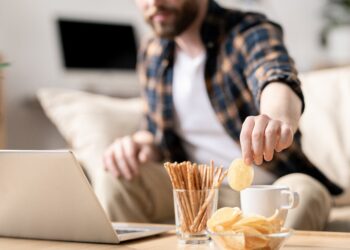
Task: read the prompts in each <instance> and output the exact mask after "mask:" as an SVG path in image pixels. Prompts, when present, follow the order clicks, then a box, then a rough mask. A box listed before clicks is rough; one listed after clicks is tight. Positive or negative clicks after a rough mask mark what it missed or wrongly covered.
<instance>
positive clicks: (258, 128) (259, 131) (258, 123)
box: [252, 115, 269, 165]
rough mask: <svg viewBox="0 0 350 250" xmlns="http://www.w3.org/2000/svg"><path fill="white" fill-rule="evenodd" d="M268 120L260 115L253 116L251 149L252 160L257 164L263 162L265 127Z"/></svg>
mask: <svg viewBox="0 0 350 250" xmlns="http://www.w3.org/2000/svg"><path fill="white" fill-rule="evenodd" d="M268 122H269V117H268V116H266V115H260V116H258V117H256V118H255V125H254V129H253V132H252V149H253V154H254V162H255V164H257V165H261V164H262V163H263V153H264V141H265V129H266V126H267V124H268Z"/></svg>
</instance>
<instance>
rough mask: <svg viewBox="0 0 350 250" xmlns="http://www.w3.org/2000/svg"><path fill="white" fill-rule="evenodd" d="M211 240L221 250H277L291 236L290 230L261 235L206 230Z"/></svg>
mask: <svg viewBox="0 0 350 250" xmlns="http://www.w3.org/2000/svg"><path fill="white" fill-rule="evenodd" d="M208 233H209V235H210V237H211V239H212V240H213V241H214V242H215V244H216V245H217V247H218V248H219V249H222V250H258V249H260V250H278V249H280V248H281V247H282V246H283V245H284V243H285V240H286V239H287V238H288V237H289V236H291V234H292V231H291V230H290V229H282V230H281V231H280V232H278V233H272V234H262V233H257V232H236V231H232V232H221V233H215V232H211V231H210V230H208Z"/></svg>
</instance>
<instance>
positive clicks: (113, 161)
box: [103, 131, 160, 180]
mask: <svg viewBox="0 0 350 250" xmlns="http://www.w3.org/2000/svg"><path fill="white" fill-rule="evenodd" d="M159 159H160V154H159V152H158V151H157V149H156V147H155V146H154V137H153V135H152V134H151V133H150V132H148V131H139V132H137V133H135V134H134V135H133V136H125V137H123V138H119V139H116V140H115V142H114V143H113V144H112V145H111V146H109V148H108V149H107V150H106V152H105V153H104V156H103V163H104V168H105V170H106V171H108V172H110V173H111V174H112V175H113V176H115V177H122V178H125V179H127V180H131V179H132V178H133V177H135V176H137V175H138V174H139V168H140V165H141V164H143V163H146V162H149V161H157V160H159Z"/></svg>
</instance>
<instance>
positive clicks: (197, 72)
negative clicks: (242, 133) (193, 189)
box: [173, 48, 276, 184]
mask: <svg viewBox="0 0 350 250" xmlns="http://www.w3.org/2000/svg"><path fill="white" fill-rule="evenodd" d="M205 61H206V54H205V53H203V54H201V55H199V56H197V57H195V58H192V57H190V56H188V55H187V54H185V53H184V52H183V51H181V50H180V49H179V48H177V50H176V55H175V63H174V75H173V101H174V110H175V132H176V133H177V134H178V135H179V137H180V138H181V140H182V142H183V146H184V149H185V151H186V153H187V154H188V157H190V160H191V161H193V162H196V163H205V164H209V163H210V161H211V160H214V163H215V165H222V166H224V167H228V166H229V165H230V163H231V162H232V160H234V159H235V158H241V157H242V156H241V150H240V147H239V145H238V144H237V143H236V142H235V141H234V140H233V139H232V138H231V137H230V136H229V135H228V133H227V132H226V131H225V129H224V127H223V126H222V124H221V123H220V122H219V120H218V118H217V116H216V114H215V111H214V108H213V107H212V105H211V103H210V100H209V96H208V93H207V89H206V86H205V79H204V70H205ZM275 179H276V177H275V176H274V175H273V174H271V173H269V172H267V171H264V170H262V169H260V168H258V167H255V177H254V183H255V184H271V183H272V182H273V181H274V180H275Z"/></svg>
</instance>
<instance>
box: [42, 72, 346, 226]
mask: <svg viewBox="0 0 350 250" xmlns="http://www.w3.org/2000/svg"><path fill="white" fill-rule="evenodd" d="M300 78H301V80H302V83H303V84H302V88H303V91H304V95H305V102H306V109H305V112H304V114H303V116H302V119H301V121H300V129H301V132H302V134H303V141H302V143H303V148H304V151H305V153H306V154H307V156H308V157H309V158H310V160H311V161H312V162H314V163H315V164H316V165H317V166H318V167H319V168H320V169H321V170H322V171H323V172H324V173H325V174H326V175H327V176H328V177H329V178H330V179H332V180H333V181H335V182H336V183H338V184H339V185H340V186H342V187H343V188H344V190H345V192H344V194H342V195H341V196H339V197H335V198H334V205H333V208H332V211H331V214H330V217H329V220H328V225H327V228H326V230H328V231H344V232H350V131H349V128H350V108H349V107H350V67H343V68H335V69H327V70H320V71H314V72H309V73H304V74H301V75H300ZM37 96H38V99H39V101H40V103H41V105H42V107H43V110H44V112H45V113H46V115H47V116H48V117H49V119H50V120H51V121H52V122H53V124H54V125H55V126H56V127H57V129H58V130H59V132H60V133H61V134H62V136H63V137H64V139H65V140H66V141H67V143H68V146H69V147H70V148H72V150H73V151H74V152H75V154H76V156H77V158H78V160H79V161H80V163H81V164H82V166H83V167H84V169H85V171H86V174H87V176H88V177H89V178H90V181H91V183H92V186H93V185H94V171H95V170H96V169H97V168H99V167H102V154H103V152H104V149H105V148H106V147H107V146H108V145H109V144H110V143H112V142H113V140H114V139H115V138H117V137H121V136H124V135H128V134H131V133H133V132H134V131H136V130H137V129H138V127H139V124H140V121H141V117H142V114H141V110H142V103H141V100H140V98H138V97H135V98H129V99H122V98H112V97H108V96H103V95H97V94H91V93H87V92H82V91H77V90H70V89H55V88H43V89H40V90H39V91H38V94H37Z"/></svg>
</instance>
